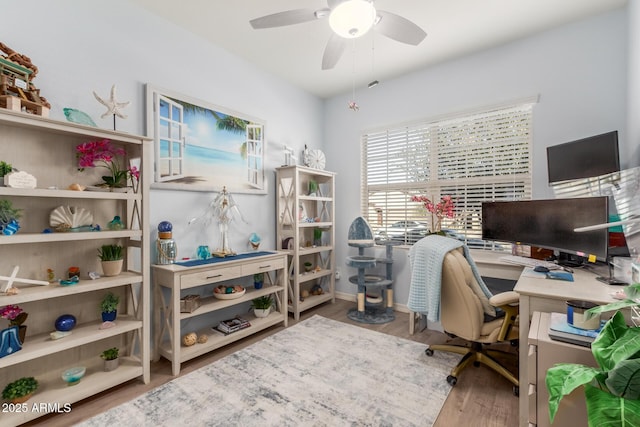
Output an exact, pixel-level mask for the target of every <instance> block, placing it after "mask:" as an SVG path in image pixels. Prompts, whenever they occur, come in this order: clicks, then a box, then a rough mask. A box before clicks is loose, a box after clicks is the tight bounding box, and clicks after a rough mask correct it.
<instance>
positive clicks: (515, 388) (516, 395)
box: [513, 385, 520, 397]
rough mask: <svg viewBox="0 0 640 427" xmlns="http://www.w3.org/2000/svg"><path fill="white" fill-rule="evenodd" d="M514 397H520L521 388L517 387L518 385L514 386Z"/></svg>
mask: <svg viewBox="0 0 640 427" xmlns="http://www.w3.org/2000/svg"><path fill="white" fill-rule="evenodd" d="M513 395H514V396H515V397H518V396H520V387H519V386H517V385H514V386H513Z"/></svg>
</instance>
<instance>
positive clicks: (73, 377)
mask: <svg viewBox="0 0 640 427" xmlns="http://www.w3.org/2000/svg"><path fill="white" fill-rule="evenodd" d="M86 371H87V368H85V367H84V366H76V367H75V368H69V369H67V370H66V371H64V372H63V373H62V379H63V380H64V381H65V382H66V383H67V385H76V384H78V383H79V382H80V379H82V377H84V374H85V372H86Z"/></svg>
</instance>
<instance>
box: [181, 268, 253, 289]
mask: <svg viewBox="0 0 640 427" xmlns="http://www.w3.org/2000/svg"><path fill="white" fill-rule="evenodd" d="M241 276H242V268H241V267H240V266H236V267H226V268H220V269H211V270H206V271H200V272H198V273H190V274H183V275H182V276H181V277H180V287H181V288H182V289H186V288H192V287H194V286H202V285H206V284H208V283H216V282H222V281H224V280H229V279H234V278H236V277H241Z"/></svg>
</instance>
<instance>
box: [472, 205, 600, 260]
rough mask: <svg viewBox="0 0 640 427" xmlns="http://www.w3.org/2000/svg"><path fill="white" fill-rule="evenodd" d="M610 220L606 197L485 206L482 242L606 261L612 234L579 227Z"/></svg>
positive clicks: (483, 208)
mask: <svg viewBox="0 0 640 427" xmlns="http://www.w3.org/2000/svg"><path fill="white" fill-rule="evenodd" d="M608 220H609V206H608V198H607V197H584V198H575V199H549V200H522V201H511V202H483V203H482V238H483V239H484V240H496V241H500V242H512V243H522V244H526V245H532V246H539V247H543V248H547V249H553V250H557V251H560V252H565V253H569V254H575V255H578V256H581V257H585V258H588V259H591V260H593V258H596V259H598V260H600V261H606V260H607V252H608V245H609V232H608V229H606V228H604V229H601V230H594V231H588V232H581V233H580V232H575V231H573V230H574V229H576V228H578V227H586V226H588V225H595V224H603V223H606V222H608Z"/></svg>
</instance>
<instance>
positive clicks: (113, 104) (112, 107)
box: [93, 85, 129, 119]
mask: <svg viewBox="0 0 640 427" xmlns="http://www.w3.org/2000/svg"><path fill="white" fill-rule="evenodd" d="M93 96H95V97H96V99H97V100H98V102H99V103H100V104H102V105H104V106H105V107H107V112H106V113H104V114H103V115H102V116H100V117H102V118H103V119H104V118H105V117H107V116H109V115H111V114H113V115H114V116H118V117H120V118H122V119H126V118H127V116H126V115H124V114H122V112H121V111H120V110H121V109H122V108H124V107H126V106H127V105H129V101H127V102H118V101H116V85H113V86H111V96H110V97H109V99H108V100H106V101H105V100H104V99H102V98H100V97H99V96H98V94H97V93H96V92H95V91H93Z"/></svg>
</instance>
